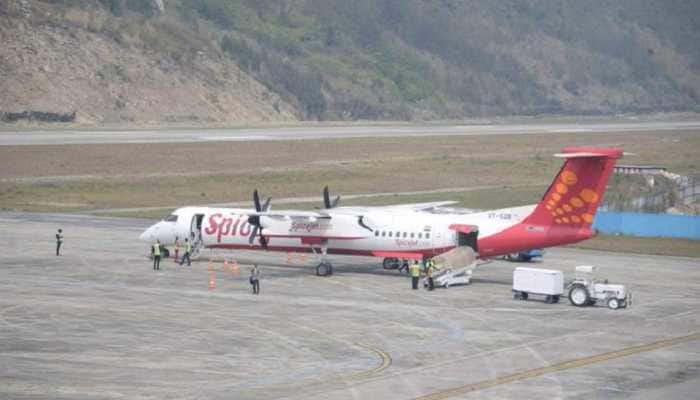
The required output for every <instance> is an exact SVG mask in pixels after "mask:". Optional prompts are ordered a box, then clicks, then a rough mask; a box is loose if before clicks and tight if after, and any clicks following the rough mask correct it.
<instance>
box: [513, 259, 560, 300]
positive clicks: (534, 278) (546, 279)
mask: <svg viewBox="0 0 700 400" xmlns="http://www.w3.org/2000/svg"><path fill="white" fill-rule="evenodd" d="M563 293H564V275H563V274H562V273H561V271H554V270H550V269H540V268H526V267H518V268H516V269H515V270H514V271H513V298H514V299H519V300H527V299H528V298H529V297H530V295H532V294H535V295H540V296H545V300H544V301H545V302H546V303H558V302H559V297H560V296H561V295H562V294H563Z"/></svg>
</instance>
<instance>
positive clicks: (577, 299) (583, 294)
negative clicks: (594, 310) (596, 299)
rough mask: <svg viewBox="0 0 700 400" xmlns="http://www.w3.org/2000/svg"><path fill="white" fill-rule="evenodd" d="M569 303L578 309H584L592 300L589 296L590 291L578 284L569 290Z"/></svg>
mask: <svg viewBox="0 0 700 400" xmlns="http://www.w3.org/2000/svg"><path fill="white" fill-rule="evenodd" d="M569 301H570V302H571V304H573V305H575V306H576V307H583V306H586V305H588V304H589V303H590V301H591V298H590V296H589V295H588V289H586V287H585V286H583V285H580V284H576V285H573V286H572V287H571V290H569Z"/></svg>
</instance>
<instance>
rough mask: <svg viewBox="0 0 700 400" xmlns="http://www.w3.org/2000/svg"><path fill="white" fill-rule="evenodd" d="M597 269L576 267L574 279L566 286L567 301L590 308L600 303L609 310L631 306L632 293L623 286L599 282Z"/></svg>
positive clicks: (590, 266)
mask: <svg viewBox="0 0 700 400" xmlns="http://www.w3.org/2000/svg"><path fill="white" fill-rule="evenodd" d="M597 272H598V268H597V267H595V266H593V265H579V266H578V267H576V278H575V279H574V280H573V281H572V282H570V283H569V284H568V285H567V289H568V290H569V301H570V302H571V304H573V305H575V306H577V307H585V306H592V305H595V304H598V303H602V304H605V305H607V306H608V308H610V309H611V310H617V309H618V308H626V307H628V306H631V305H632V293H631V292H629V291H628V290H627V287H626V286H625V285H616V284H610V283H608V281H607V280H604V281H600V280H599V279H598V278H597V277H596V275H597Z"/></svg>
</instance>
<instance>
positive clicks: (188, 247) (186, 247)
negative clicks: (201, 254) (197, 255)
mask: <svg viewBox="0 0 700 400" xmlns="http://www.w3.org/2000/svg"><path fill="white" fill-rule="evenodd" d="M185 251H186V252H188V253H191V252H192V245H191V244H190V242H187V245H185Z"/></svg>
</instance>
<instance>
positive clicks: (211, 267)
mask: <svg viewBox="0 0 700 400" xmlns="http://www.w3.org/2000/svg"><path fill="white" fill-rule="evenodd" d="M207 270H208V271H209V272H213V271H214V266H213V265H212V263H211V258H210V259H209V266H208V267H207Z"/></svg>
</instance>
